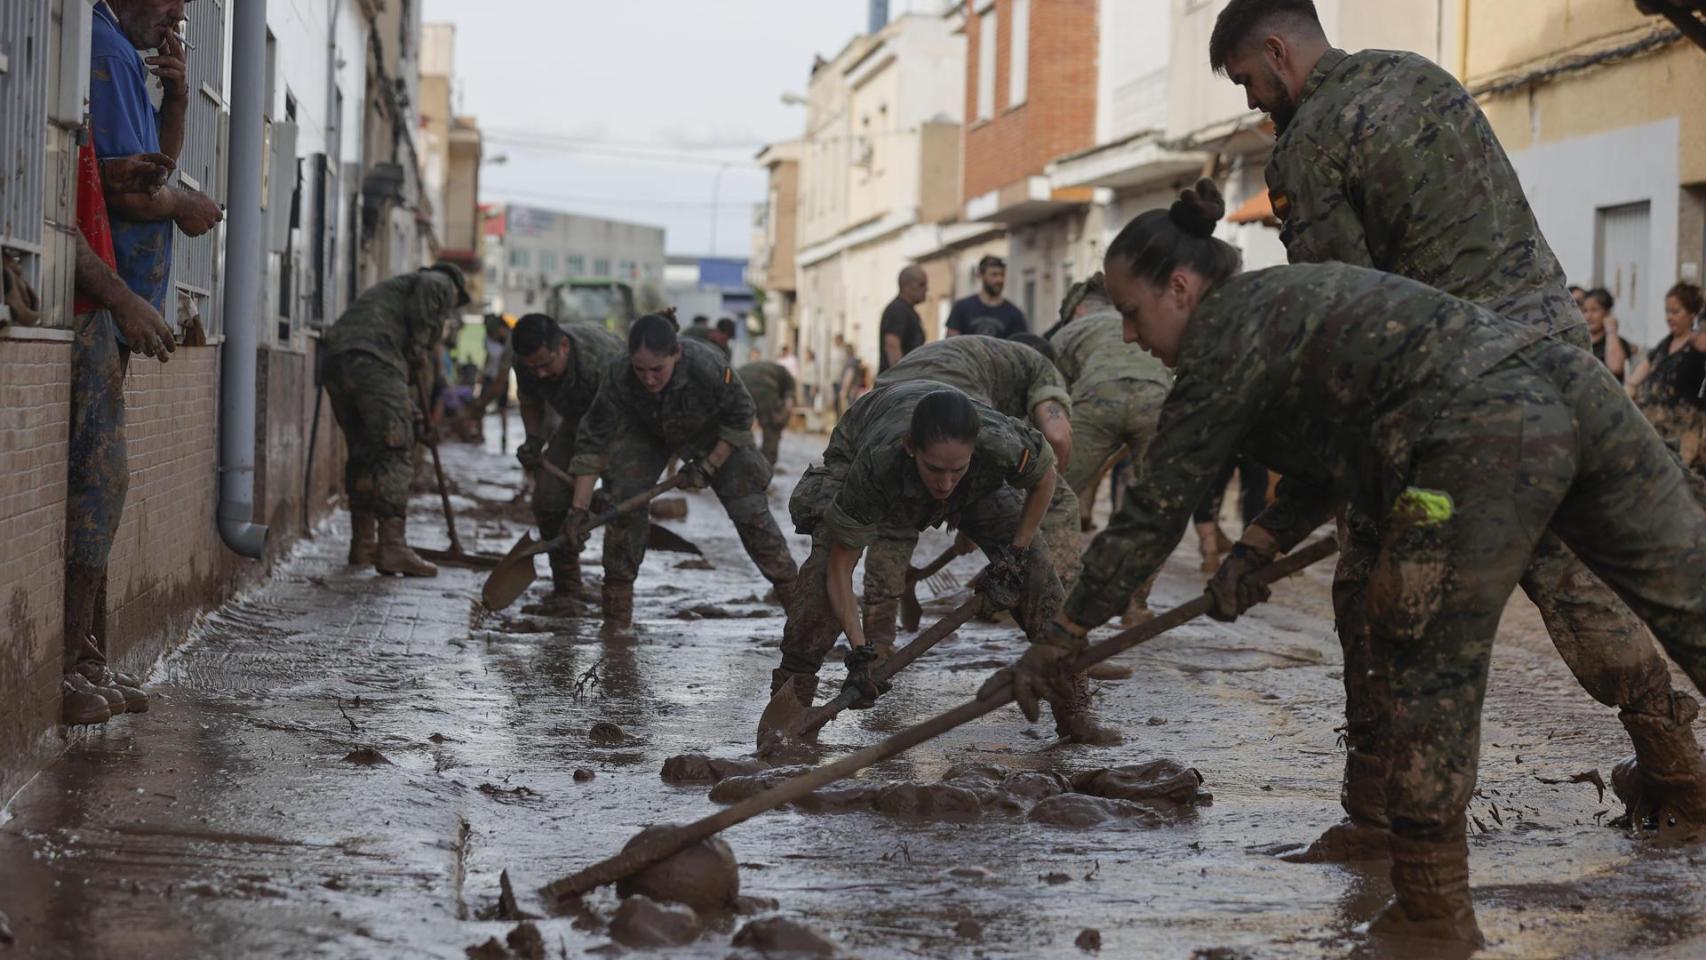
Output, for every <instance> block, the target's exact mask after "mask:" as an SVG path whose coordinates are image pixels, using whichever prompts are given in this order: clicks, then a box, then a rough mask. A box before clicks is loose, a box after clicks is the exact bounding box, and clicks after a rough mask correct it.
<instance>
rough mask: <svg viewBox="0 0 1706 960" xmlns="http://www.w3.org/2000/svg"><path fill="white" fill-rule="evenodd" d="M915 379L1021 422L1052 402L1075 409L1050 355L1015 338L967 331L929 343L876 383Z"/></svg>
mask: <svg viewBox="0 0 1706 960" xmlns="http://www.w3.org/2000/svg"><path fill="white" fill-rule="evenodd" d="M912 380H934V381H936V382H937V383H945V384H947V385H948V386H950V387H954V388H956V389H958V390H960V391H961V392H962V393H964V394H965V395H966V396H968V397H971V398H972V399H973V400H976V401H979V402H980V403H986V404H988V405H990V406H992V407H994V408H995V409H996V410H997V411H998V412H1000V413H1003V414H1006V415H1007V416H1009V417H1018V418H1020V419H1021V420H1023V419H1027V418H1029V417H1030V415H1031V411H1032V410H1034V409H1036V406H1037V404H1039V403H1043V402H1045V401H1049V400H1054V401H1056V402H1058V403H1059V404H1060V405H1061V406H1063V407H1065V408H1066V411H1067V412H1068V413H1071V412H1072V395H1071V394H1069V393H1067V391H1066V379H1065V378H1064V377H1062V376H1061V375H1060V371H1059V370H1056V369H1055V368H1054V364H1052V363H1050V362H1049V359H1048V358H1047V357H1045V356H1043V355H1042V354H1040V353H1038V352H1036V351H1035V350H1032V349H1031V348H1030V347H1027V346H1025V345H1024V344H1022V343H1014V342H1013V341H1011V340H998V339H996V338H995V337H983V336H969V335H968V336H963V337H949V338H948V339H946V340H937V341H934V342H932V343H927V344H925V345H924V346H922V347H919V348H918V349H916V350H914V351H912V352H911V353H909V354H907V355H906V356H904V357H902V358H901V360H900V362H899V363H897V364H895V365H894V366H892V367H890V368H888V369H887V370H884V371H883V372H882V373H881V374H880V375H879V376H878V377H877V381H876V384H875V385H876V386H879V387H881V386H885V385H887V384H891V383H906V382H908V381H912Z"/></svg>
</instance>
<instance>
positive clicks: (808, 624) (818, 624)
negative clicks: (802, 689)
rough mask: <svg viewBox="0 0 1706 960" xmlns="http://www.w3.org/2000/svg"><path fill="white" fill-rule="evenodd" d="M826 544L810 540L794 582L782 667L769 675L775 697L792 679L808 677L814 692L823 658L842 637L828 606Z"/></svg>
mask: <svg viewBox="0 0 1706 960" xmlns="http://www.w3.org/2000/svg"><path fill="white" fill-rule="evenodd" d="M828 573H829V543H828V541H827V540H825V539H824V538H823V536H822V535H821V534H820V535H818V536H814V537H813V538H812V552H811V554H810V555H808V556H807V557H806V563H805V566H803V567H801V568H800V573H799V576H798V577H796V578H795V580H794V596H793V602H792V603H791V604H790V605H789V607H788V621H787V624H786V625H785V626H783V628H782V665H781V669H779V670H777V671H775V672H774V673H772V674H771V680H770V692H771V693H772V694H774V693H775V692H776V691H777V690H778V689H780V688H781V686H782V684H783V683H785V682H787V680H788V678H789V677H791V676H802V677H810V678H811V679H810V681H808V682H809V684H810V685H811V686H812V687H814V688H815V686H816V682H817V671H818V668H819V667H821V666H823V658H824V657H826V656H828V655H829V651H830V650H831V649H832V648H833V647H834V646H835V641H836V639H837V638H838V637H840V636H841V621H840V620H839V619H837V618H836V616H835V611H834V610H832V609H831V608H830V606H829V581H828Z"/></svg>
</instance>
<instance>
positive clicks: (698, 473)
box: [676, 457, 716, 490]
mask: <svg viewBox="0 0 1706 960" xmlns="http://www.w3.org/2000/svg"><path fill="white" fill-rule="evenodd" d="M715 475H716V470H714V469H712V467H711V465H710V464H708V463H706V462H705V461H704V459H703V458H699V457H695V458H694V459H692V460H688V461H686V462H684V463H682V465H681V469H680V470H678V471H676V476H678V477H680V478H681V489H683V490H703V489H705V488H706V487H708V486H710V485H711V478H712V477H713V476H715Z"/></svg>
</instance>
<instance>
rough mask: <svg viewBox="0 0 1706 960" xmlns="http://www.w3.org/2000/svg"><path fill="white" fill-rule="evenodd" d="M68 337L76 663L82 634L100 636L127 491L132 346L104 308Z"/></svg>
mask: <svg viewBox="0 0 1706 960" xmlns="http://www.w3.org/2000/svg"><path fill="white" fill-rule="evenodd" d="M76 322H77V329H76V334H75V339H73V340H72V343H71V432H70V445H69V450H68V451H67V456H66V498H65V566H66V577H65V643H66V666H67V667H69V666H70V665H71V664H73V663H74V662H75V661H76V660H77V657H78V653H79V652H80V650H81V644H82V640H83V638H84V637H86V636H88V635H90V634H93V635H94V636H95V637H96V639H97V641H98V642H102V643H104V642H105V640H106V637H105V634H106V629H105V619H106V606H107V603H106V594H107V559H108V558H109V557H110V556H111V555H112V551H113V537H114V536H115V535H116V534H117V533H118V525H119V520H120V518H121V517H122V516H123V514H124V503H125V499H126V496H127V495H128V494H129V492H130V459H129V452H128V450H127V449H126V446H125V437H124V375H125V371H126V370H127V369H128V367H129V365H130V350H129V349H128V348H126V347H124V346H122V345H121V344H120V343H119V342H118V328H117V327H116V326H115V325H114V324H113V318H112V314H111V313H109V312H107V311H106V310H97V311H95V312H93V313H85V314H80V315H79V316H78V317H77V320H76Z"/></svg>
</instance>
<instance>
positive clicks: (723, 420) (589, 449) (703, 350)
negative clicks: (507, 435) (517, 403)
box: [569, 338, 752, 476]
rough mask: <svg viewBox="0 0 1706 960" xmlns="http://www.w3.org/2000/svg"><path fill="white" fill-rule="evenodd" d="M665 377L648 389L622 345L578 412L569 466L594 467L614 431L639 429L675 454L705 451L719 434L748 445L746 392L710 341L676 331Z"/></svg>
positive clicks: (603, 459) (605, 458) (605, 457)
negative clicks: (675, 349)
mask: <svg viewBox="0 0 1706 960" xmlns="http://www.w3.org/2000/svg"><path fill="white" fill-rule="evenodd" d="M679 343H680V344H681V359H679V360H677V361H676V363H675V373H674V375H672V376H671V377H670V378H669V383H667V384H665V385H664V388H663V389H662V390H661V391H659V392H657V393H647V392H646V388H645V387H643V386H641V385H640V381H639V380H637V379H635V378H634V370H633V367H631V366H630V365H629V360H628V352H627V351H626V350H623V351H622V355H621V357H620V358H618V359H617V360H616V361H615V362H613V363H612V364H611V365H610V367H609V369H608V370H606V371H605V374H604V380H603V382H602V383H600V384H599V387H598V396H597V397H596V398H594V400H593V401H592V408H591V409H590V410H588V411H587V412H586V415H585V416H583V417H581V424H580V429H579V431H578V432H577V433H576V434H575V456H574V459H573V460H571V461H570V462H569V472H570V473H572V474H575V475H577V476H580V475H586V474H593V473H601V472H603V470H604V468H605V466H606V465H607V464H608V463H609V462H610V446H611V443H612V442H613V441H614V440H615V439H616V437H617V435H618V434H623V433H628V432H631V431H636V430H637V431H639V432H641V433H643V434H646V435H648V436H650V437H652V438H654V439H655V440H657V441H658V442H659V443H661V444H663V445H664V446H665V447H667V448H668V449H669V451H670V453H672V454H675V455H689V456H690V455H694V454H702V453H707V452H709V451H710V449H711V448H712V447H714V446H716V445H717V441H719V440H727V441H728V442H729V443H730V444H733V445H734V446H737V447H743V446H744V447H750V446H752V396H751V394H748V393H747V392H746V386H745V385H744V384H742V383H741V382H740V378H739V377H737V376H735V372H734V370H733V369H732V368H730V367H729V365H728V363H727V362H726V361H724V360H723V355H722V354H721V353H718V352H717V349H716V348H715V347H713V346H711V345H710V344H706V343H701V342H699V341H698V340H689V339H685V338H683V339H682V340H680V341H679Z"/></svg>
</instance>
